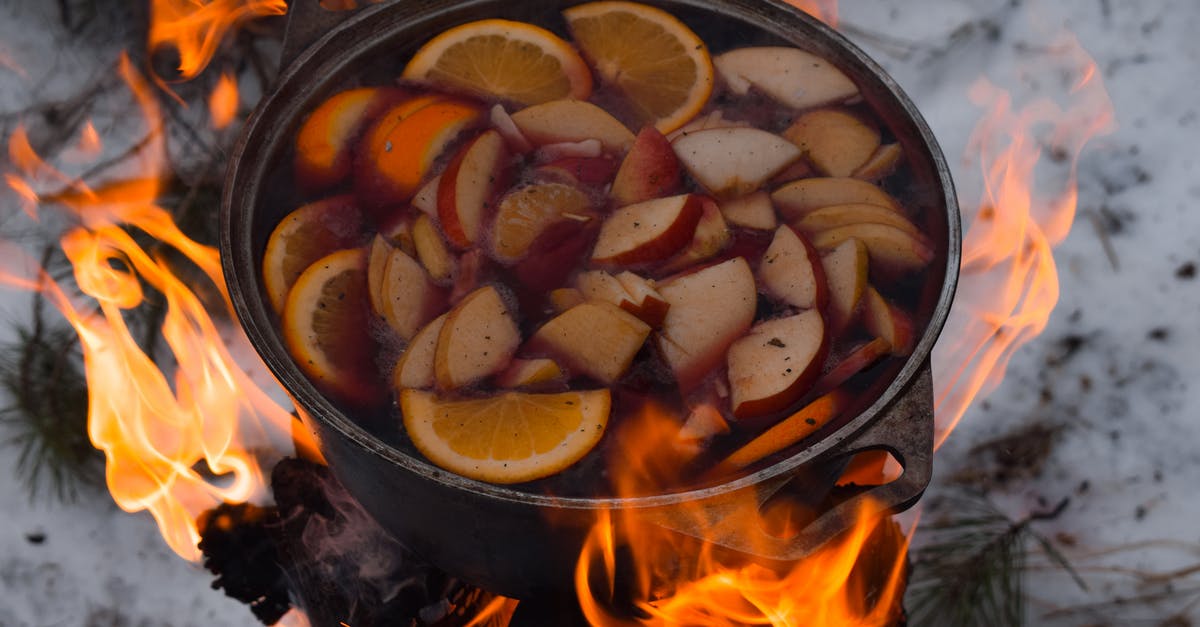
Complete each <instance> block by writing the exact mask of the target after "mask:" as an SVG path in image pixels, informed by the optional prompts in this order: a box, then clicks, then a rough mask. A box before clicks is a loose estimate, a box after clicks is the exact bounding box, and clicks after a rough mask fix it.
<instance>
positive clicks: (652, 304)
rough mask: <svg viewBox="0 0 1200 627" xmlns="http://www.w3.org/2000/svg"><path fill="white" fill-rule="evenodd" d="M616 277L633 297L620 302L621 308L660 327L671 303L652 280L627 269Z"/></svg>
mask: <svg viewBox="0 0 1200 627" xmlns="http://www.w3.org/2000/svg"><path fill="white" fill-rule="evenodd" d="M616 279H617V281H620V283H621V286H622V287H624V288H625V291H626V292H628V293H629V295H630V297H631V298H632V299H633V300H632V301H627V302H626V303H622V304H621V308H623V309H625V310H626V311H628V312H629V313H631V314H633V315H635V316H637V317H638V318H640V319H641V320H642V322H645V323H646V324H648V325H650V326H651V327H653V328H655V329H657V328H659V327H661V326H662V323H663V320H665V319H666V318H667V311H668V310H670V309H671V304H670V303H668V302H667V299H665V298H663V295H662V294H661V293H660V292H659V291H658V289H657V288H655V287H654V282H653V281H651V280H650V279H647V278H645V277H642V276H639V275H636V274H634V273H632V272H630V271H628V270H626V271H625V272H622V273H620V274H618V275H617V276H616ZM627 305H628V306H627Z"/></svg>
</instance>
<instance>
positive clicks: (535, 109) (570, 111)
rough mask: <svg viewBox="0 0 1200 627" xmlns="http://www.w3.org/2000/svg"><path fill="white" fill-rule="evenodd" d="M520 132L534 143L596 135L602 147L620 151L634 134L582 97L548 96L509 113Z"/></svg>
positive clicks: (539, 143) (553, 142)
mask: <svg viewBox="0 0 1200 627" xmlns="http://www.w3.org/2000/svg"><path fill="white" fill-rule="evenodd" d="M512 120H513V122H514V123H515V124H516V125H517V128H519V129H521V133H522V134H523V135H524V136H525V137H526V138H528V139H529V141H531V142H533V143H534V144H535V145H538V146H542V145H545V144H555V143H562V142H580V141H584V140H587V139H597V140H599V141H600V143H601V144H603V146H604V149H605V150H606V151H608V152H612V153H622V152H624V151H625V150H626V149H628V148H629V146H631V145H632V144H633V140H634V136H633V133H632V132H630V130H629V129H628V128H626V127H625V125H624V124H621V123H620V122H619V121H617V119H616V118H614V117H613V116H611V115H609V113H608V112H607V111H605V110H604V109H601V108H600V107H597V106H596V105H594V104H592V103H590V102H585V101H583V100H551V101H550V102H543V103H542V104H536V105H533V106H532V107H526V108H524V109H521V110H520V111H517V112H516V113H514V114H513V115H512Z"/></svg>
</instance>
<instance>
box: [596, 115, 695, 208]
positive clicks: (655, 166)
mask: <svg viewBox="0 0 1200 627" xmlns="http://www.w3.org/2000/svg"><path fill="white" fill-rule="evenodd" d="M682 181H683V173H682V170H681V169H680V167H679V158H678V157H676V156H675V149H674V148H672V147H671V142H670V141H668V140H667V138H666V136H665V135H663V134H662V132H660V131H659V130H658V129H657V128H654V127H653V126H646V127H644V128H642V130H641V131H640V132H639V133H638V134H637V139H636V140H634V142H633V147H632V148H630V149H629V153H628V154H626V155H625V159H624V160H623V161H621V167H620V168H619V169H618V170H617V176H616V178H615V179H614V180H613V184H612V190H611V192H610V194H611V195H612V197H613V199H614V200H616V201H617V206H618V207H621V206H625V205H633V204H636V203H639V202H644V201H647V200H651V199H654V198H662V197H664V196H673V195H675V194H677V193H679V189H680V185H681V183H682Z"/></svg>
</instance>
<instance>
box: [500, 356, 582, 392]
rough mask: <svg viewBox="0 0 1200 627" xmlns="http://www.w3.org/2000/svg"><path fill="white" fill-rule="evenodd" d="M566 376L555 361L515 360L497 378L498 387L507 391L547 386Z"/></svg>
mask: <svg viewBox="0 0 1200 627" xmlns="http://www.w3.org/2000/svg"><path fill="white" fill-rule="evenodd" d="M565 376H566V375H565V373H564V372H563V370H562V368H560V367H559V366H558V364H556V363H554V360H553V359H546V358H544V357H539V358H537V359H514V360H512V363H510V364H509V365H508V368H505V370H504V372H501V373H500V374H499V375H497V376H496V386H497V387H501V388H507V389H513V388H528V387H535V386H546V385H549V384H551V383H555V382H559V381H562V380H563V379H564V378H565Z"/></svg>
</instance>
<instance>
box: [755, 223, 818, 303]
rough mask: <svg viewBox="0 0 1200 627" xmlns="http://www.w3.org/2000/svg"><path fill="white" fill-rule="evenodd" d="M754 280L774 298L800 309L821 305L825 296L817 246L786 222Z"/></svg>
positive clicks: (768, 249) (777, 234)
mask: <svg viewBox="0 0 1200 627" xmlns="http://www.w3.org/2000/svg"><path fill="white" fill-rule="evenodd" d="M758 280H759V281H760V282H761V283H762V286H763V289H764V290H766V292H767V293H768V294H770V295H771V296H773V297H774V298H776V299H778V300H780V301H782V302H784V303H787V304H789V305H791V306H793V307H799V308H801V309H814V308H815V309H823V308H824V307H825V303H826V302H828V300H829V290H828V288H827V286H826V279H825V268H824V265H823V264H822V263H821V258H820V256H818V255H817V250H816V249H815V248H813V246H812V244H809V243H808V240H806V239H804V237H802V236H801V235H799V234H797V233H796V232H795V231H794V230H792V228H791V227H789V226H787V225H786V224H785V225H783V226H781V227H779V228H778V229H776V231H775V238H774V239H772V240H771V245H770V246H768V247H767V251H766V252H765V253H763V259H762V263H760V264H759V265H758Z"/></svg>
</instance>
